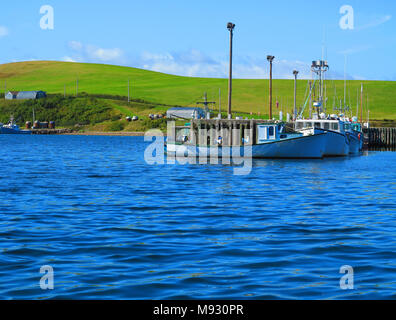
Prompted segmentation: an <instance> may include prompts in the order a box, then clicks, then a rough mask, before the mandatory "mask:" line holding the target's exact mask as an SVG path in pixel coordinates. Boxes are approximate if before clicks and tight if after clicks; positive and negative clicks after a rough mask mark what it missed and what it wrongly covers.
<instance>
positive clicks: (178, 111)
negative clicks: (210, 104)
mask: <svg viewBox="0 0 396 320" xmlns="http://www.w3.org/2000/svg"><path fill="white" fill-rule="evenodd" d="M166 117H167V118H168V119H205V111H203V110H202V109H201V108H198V107H191V108H190V107H174V108H171V109H168V111H167V112H166Z"/></svg>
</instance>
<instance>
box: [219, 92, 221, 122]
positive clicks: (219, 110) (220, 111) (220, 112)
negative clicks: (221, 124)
mask: <svg viewBox="0 0 396 320" xmlns="http://www.w3.org/2000/svg"><path fill="white" fill-rule="evenodd" d="M219 119H221V88H219Z"/></svg>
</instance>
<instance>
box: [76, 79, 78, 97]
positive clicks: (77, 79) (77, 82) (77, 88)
mask: <svg viewBox="0 0 396 320" xmlns="http://www.w3.org/2000/svg"><path fill="white" fill-rule="evenodd" d="M76 97H78V77H77V78H76Z"/></svg>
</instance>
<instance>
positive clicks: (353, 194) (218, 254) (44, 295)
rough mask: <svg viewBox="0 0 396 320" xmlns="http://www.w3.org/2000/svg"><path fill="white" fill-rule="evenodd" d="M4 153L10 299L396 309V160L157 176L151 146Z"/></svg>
mask: <svg viewBox="0 0 396 320" xmlns="http://www.w3.org/2000/svg"><path fill="white" fill-rule="evenodd" d="M0 145H1V153H0V173H1V174H0V201H1V202H0V298H1V299H48V298H50V299H193V298H198V299H395V298H396V253H395V252H396V219H395V218H396V204H395V203H396V201H395V199H396V166H395V163H396V153H392V152H369V153H367V154H365V155H363V156H359V157H351V158H343V159H328V160H308V161H307V160H304V161H297V160H292V161H291V160H277V161H275V160H255V161H254V163H253V164H254V167H253V170H252V172H251V174H250V175H248V176H235V175H233V167H232V166H227V165H147V164H146V163H145V161H144V159H143V152H144V150H145V148H146V146H147V143H145V142H144V141H143V138H141V137H94V136H88V137H85V136H4V135H3V136H1V135H0ZM43 265H49V266H51V267H53V269H54V289H53V290H42V289H41V288H40V284H39V282H40V278H41V277H42V276H43V274H40V272H39V271H40V267H41V266H43ZM343 265H350V266H352V267H353V269H354V289H353V290H342V289H341V288H340V285H339V282H340V278H341V277H342V276H343V274H340V267H341V266H343Z"/></svg>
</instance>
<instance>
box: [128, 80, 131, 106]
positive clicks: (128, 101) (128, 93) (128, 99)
mask: <svg viewBox="0 0 396 320" xmlns="http://www.w3.org/2000/svg"><path fill="white" fill-rule="evenodd" d="M129 93H130V91H129V79H128V103H129V102H130V101H131V100H130V96H129Z"/></svg>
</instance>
